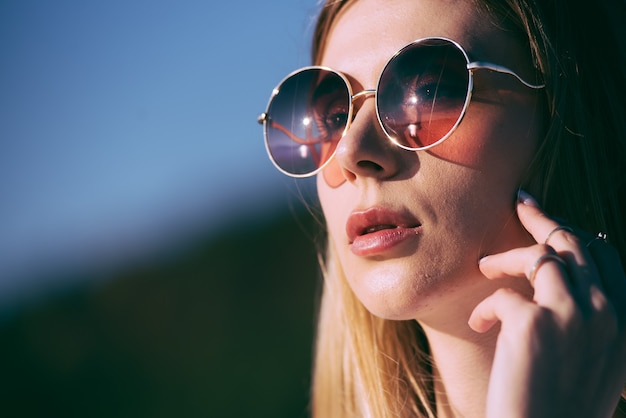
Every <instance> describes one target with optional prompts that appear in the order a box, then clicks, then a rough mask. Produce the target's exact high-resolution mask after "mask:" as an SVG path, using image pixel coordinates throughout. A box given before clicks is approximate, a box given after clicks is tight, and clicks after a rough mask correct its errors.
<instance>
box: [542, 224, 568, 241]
mask: <svg viewBox="0 0 626 418" xmlns="http://www.w3.org/2000/svg"><path fill="white" fill-rule="evenodd" d="M558 231H567V232H569V233H572V234H573V233H574V230H573V229H572V228H570V227H569V226H565V225H559V226H557V227H556V228H554V229H553V230H552V231H550V233H549V234H548V236H547V237H546V240H545V241H544V242H543V243H544V244H545V245H548V240H549V239H550V237H552V235H554V233H555V232H558Z"/></svg>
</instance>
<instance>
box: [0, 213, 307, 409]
mask: <svg viewBox="0 0 626 418" xmlns="http://www.w3.org/2000/svg"><path fill="white" fill-rule="evenodd" d="M313 229H314V227H312V221H310V220H309V216H308V215H306V214H302V215H297V216H296V215H294V214H287V215H285V216H283V217H281V218H279V219H278V218H277V219H275V220H274V221H272V222H269V223H263V224H261V225H253V224H250V225H243V226H242V227H240V228H238V229H237V230H235V231H229V232H228V233H227V234H226V233H225V234H222V235H220V236H218V237H214V238H213V239H210V240H206V242H203V243H200V244H198V245H196V246H194V247H193V248H191V249H190V250H188V251H185V252H184V253H183V254H179V255H178V256H176V257H174V258H170V259H166V260H165V259H164V260H162V261H160V262H158V263H150V264H149V265H143V266H136V267H133V268H132V269H127V270H125V271H123V272H121V273H120V274H119V275H116V277H112V278H110V279H109V280H107V281H106V282H104V283H101V284H99V285H97V286H96V285H93V284H91V285H81V286H80V287H74V288H72V289H69V290H67V291H66V292H64V293H63V294H62V295H57V296H55V297H53V298H52V297H51V298H48V299H47V300H44V301H42V302H40V303H38V304H37V305H35V306H29V307H24V308H23V309H21V310H19V311H18V312H16V313H14V314H13V315H11V316H10V317H9V318H8V319H7V318H5V319H4V321H3V322H0V376H1V378H0V382H1V383H0V415H1V416H2V417H13V416H15V417H24V418H26V417H118V418H119V417H278V418H280V417H304V416H306V408H307V391H308V385H309V380H310V371H309V369H310V356H311V342H312V335H313V321H314V319H313V316H314V298H315V295H316V292H317V288H318V282H319V276H318V272H317V260H316V250H315V248H314V245H313V243H312V238H311V236H310V231H311V230H313ZM304 230H308V231H309V232H308V233H305V231H304ZM87 279H89V278H87ZM82 283H90V281H89V280H82Z"/></svg>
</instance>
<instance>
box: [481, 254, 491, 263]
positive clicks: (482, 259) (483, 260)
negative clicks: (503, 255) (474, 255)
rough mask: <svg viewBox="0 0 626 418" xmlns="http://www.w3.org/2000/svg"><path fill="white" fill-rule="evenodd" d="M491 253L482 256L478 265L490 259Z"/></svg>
mask: <svg viewBox="0 0 626 418" xmlns="http://www.w3.org/2000/svg"><path fill="white" fill-rule="evenodd" d="M489 257H491V256H489V255H486V256H484V257H483V258H481V259H480V260H478V265H481V264H482V263H483V262H485V261H487V260H488V259H489Z"/></svg>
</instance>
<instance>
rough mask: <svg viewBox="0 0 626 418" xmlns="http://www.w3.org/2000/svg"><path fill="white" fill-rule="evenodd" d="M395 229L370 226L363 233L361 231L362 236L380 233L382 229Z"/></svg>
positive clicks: (392, 227) (386, 226) (387, 226)
mask: <svg viewBox="0 0 626 418" xmlns="http://www.w3.org/2000/svg"><path fill="white" fill-rule="evenodd" d="M395 228H397V226H396V225H374V226H370V227H369V228H367V229H366V230H365V231H363V235H365V234H371V233H373V232H376V231H382V230H383V229H395Z"/></svg>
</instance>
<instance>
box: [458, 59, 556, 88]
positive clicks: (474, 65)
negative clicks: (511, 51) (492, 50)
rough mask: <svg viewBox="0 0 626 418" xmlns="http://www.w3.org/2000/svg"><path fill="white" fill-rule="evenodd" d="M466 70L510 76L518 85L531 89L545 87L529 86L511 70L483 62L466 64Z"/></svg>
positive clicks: (542, 86) (543, 85)
mask: <svg viewBox="0 0 626 418" xmlns="http://www.w3.org/2000/svg"><path fill="white" fill-rule="evenodd" d="M467 69H468V70H469V71H473V70H479V69H486V70H490V71H495V72H498V73H503V74H508V75H512V76H513V77H515V78H517V79H518V80H519V82H520V83H522V84H523V85H525V86H526V87H529V88H531V89H542V88H544V87H545V86H546V85H545V84H530V83H529V82H527V81H525V80H524V79H523V78H522V77H520V76H519V75H517V74H516V73H515V72H513V71H512V70H510V69H508V68H506V67H503V66H502V65H496V64H492V63H490V62H483V61H475V62H470V63H469V64H467Z"/></svg>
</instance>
